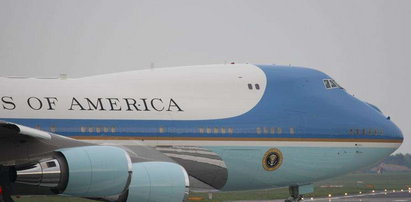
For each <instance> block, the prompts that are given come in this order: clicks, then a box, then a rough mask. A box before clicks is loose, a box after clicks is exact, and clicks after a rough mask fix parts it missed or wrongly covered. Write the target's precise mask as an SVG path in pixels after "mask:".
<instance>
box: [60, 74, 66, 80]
mask: <svg viewBox="0 0 411 202" xmlns="http://www.w3.org/2000/svg"><path fill="white" fill-rule="evenodd" d="M59 78H60V79H61V80H66V79H67V78H68V75H67V74H60V76H59Z"/></svg>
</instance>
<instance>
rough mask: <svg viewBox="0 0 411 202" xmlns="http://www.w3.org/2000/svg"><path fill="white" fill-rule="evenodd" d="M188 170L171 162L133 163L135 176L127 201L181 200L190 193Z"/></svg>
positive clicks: (160, 201) (185, 198) (177, 201)
mask: <svg viewBox="0 0 411 202" xmlns="http://www.w3.org/2000/svg"><path fill="white" fill-rule="evenodd" d="M189 184H190V183H189V178H188V174H187V172H186V170H185V169H184V168H183V167H182V166H180V165H178V164H176V163H169V162H142V163H134V164H133V177H132V178H131V183H130V187H129V189H128V193H126V194H128V195H127V197H126V198H127V200H126V201H127V202H136V201H138V202H140V201H141V202H163V201H170V202H181V201H186V200H187V197H188V193H189Z"/></svg>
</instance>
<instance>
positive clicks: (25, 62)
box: [0, 0, 411, 152]
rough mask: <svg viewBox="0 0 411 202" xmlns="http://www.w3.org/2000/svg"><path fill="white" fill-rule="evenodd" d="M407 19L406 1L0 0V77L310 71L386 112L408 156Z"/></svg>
mask: <svg viewBox="0 0 411 202" xmlns="http://www.w3.org/2000/svg"><path fill="white" fill-rule="evenodd" d="M410 20H411V1H408V0H403V1H398V0H396V1H393V0H387V1H381V0H362V1H358V0H355V1H353V0H341V1H334V0H321V1H313V0H311V1H289V0H286V1H274V0H265V1H263V0H258V1H256V0H248V1H242V0H207V1H196V0H185V1H181V0H173V1H170V0H147V1H136V0H130V1H102V0H70V1H66V0H64V1H63V0H25V1H15V0H0V70H1V72H0V74H1V75H20V76H32V77H52V76H58V75H59V74H61V73H67V74H68V75H69V77H79V76H86V75H93V74H102V73H109V72H117V71H127V70H134V69H144V68H148V67H150V63H152V62H153V63H154V64H155V67H167V66H181V65H201V64H214V63H224V62H231V61H235V62H238V63H240V62H249V63H257V64H263V63H267V64H287V65H288V64H292V65H299V66H307V67H312V68H315V69H319V70H321V71H324V72H325V73H327V74H329V75H331V76H332V77H333V78H335V79H336V80H337V81H338V82H339V83H340V84H341V85H342V86H343V87H345V88H346V89H347V90H348V91H349V92H350V93H351V94H355V95H356V96H357V97H359V98H361V99H363V100H365V101H367V102H370V103H373V104H375V105H377V106H379V107H380V108H381V109H382V110H383V112H384V113H385V114H386V115H389V116H391V117H392V120H393V121H394V122H395V123H397V124H398V125H399V127H400V128H401V129H402V131H403V133H404V135H405V138H406V139H405V143H404V144H403V146H402V147H401V148H400V152H411V143H410V141H411V124H410V121H409V116H410V114H411V107H410V105H411V95H410V92H411V90H410V89H409V88H408V87H410V85H409V82H408V79H409V77H410V75H411V68H410V65H409V60H410V59H411V50H410V47H411V39H410V36H411V21H410Z"/></svg>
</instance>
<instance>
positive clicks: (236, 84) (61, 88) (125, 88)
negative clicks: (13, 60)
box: [0, 64, 267, 120]
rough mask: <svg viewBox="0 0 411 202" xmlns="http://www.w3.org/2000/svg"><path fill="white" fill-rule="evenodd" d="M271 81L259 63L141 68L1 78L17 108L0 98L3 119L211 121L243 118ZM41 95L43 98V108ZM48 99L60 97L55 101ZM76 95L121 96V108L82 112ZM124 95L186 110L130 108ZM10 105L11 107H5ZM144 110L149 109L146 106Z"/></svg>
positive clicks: (92, 97) (4, 90)
mask: <svg viewBox="0 0 411 202" xmlns="http://www.w3.org/2000/svg"><path fill="white" fill-rule="evenodd" d="M249 83H251V84H253V87H254V84H256V83H258V84H259V85H260V90H255V89H253V90H249V89H248V86H247V85H248V84H249ZM266 83H267V79H266V76H265V74H264V72H263V71H262V70H261V69H260V68H258V67H257V66H254V65H249V64H236V65H231V64H230V65H207V66H187V67H177V68H163V69H154V70H140V71H132V72H123V73H114V74H107V75H100V76H92V77H85V78H78V79H64V80H60V79H10V78H0V85H1V86H2V87H1V89H0V98H1V97H2V96H9V97H13V102H14V103H15V105H16V108H15V109H14V110H6V109H4V107H3V106H2V105H5V104H4V102H1V100H0V118H50V119H79V118H80V119H131V120H171V119H173V120H210V119H223V118H230V117H235V116H239V115H241V114H244V113H246V112H247V111H249V110H251V109H252V108H253V107H255V106H256V105H257V103H258V102H259V101H260V99H261V98H262V96H263V94H264V91H265V88H266ZM30 97H36V98H39V99H40V101H41V102H42V105H43V106H42V108H41V109H40V110H33V109H31V108H30V107H29V105H28V102H30V103H31V104H32V105H33V108H40V102H39V100H37V99H35V98H32V99H31V100H28V99H29V98H30ZM45 97H56V98H57V100H55V99H54V98H53V99H52V100H51V101H53V102H54V103H52V104H50V105H51V107H52V108H53V109H55V110H47V109H48V108H50V106H49V103H48V101H47V100H46V98H45ZM73 97H75V98H76V99H77V100H78V101H79V102H80V103H81V104H82V105H83V107H86V106H87V108H88V104H87V101H86V100H85V99H84V98H89V99H90V100H92V101H93V102H97V99H98V98H103V102H104V104H103V105H105V108H106V109H107V108H109V107H108V106H110V105H109V103H108V101H107V100H105V98H118V99H119V100H120V102H119V103H118V104H119V106H121V108H122V110H121V111H110V110H106V111H99V110H85V111H80V110H79V109H80V108H79V107H74V108H73V109H74V110H72V111H70V110H68V109H70V107H71V105H72V98H73ZM123 98H135V99H139V98H148V99H150V98H161V99H162V100H163V101H164V104H163V105H161V104H159V103H157V104H159V105H158V108H162V107H163V106H164V107H166V108H167V106H168V101H169V99H170V98H172V99H173V100H174V101H175V102H176V103H177V104H178V106H179V107H180V108H181V109H182V110H183V112H178V111H177V110H176V108H175V107H174V108H173V109H174V110H172V111H166V110H163V111H161V112H157V111H155V110H153V109H151V110H150V111H126V106H127V105H126V103H125V102H124V101H123V100H122V99H123ZM5 106H6V107H8V108H10V107H11V105H7V104H6V105H5ZM140 109H144V107H143V106H140Z"/></svg>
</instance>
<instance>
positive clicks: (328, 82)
mask: <svg viewBox="0 0 411 202" xmlns="http://www.w3.org/2000/svg"><path fill="white" fill-rule="evenodd" d="M324 85H325V88H327V89H329V88H331V85H330V81H329V80H328V79H324Z"/></svg>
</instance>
